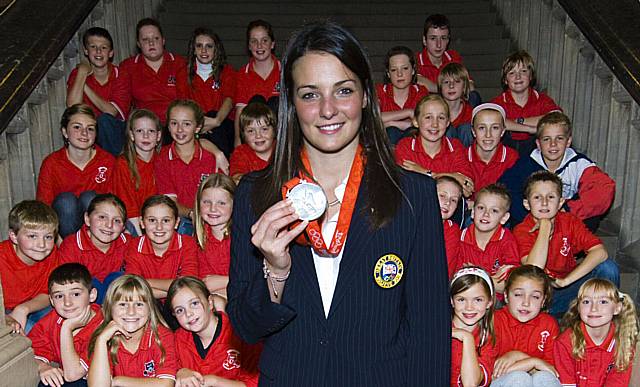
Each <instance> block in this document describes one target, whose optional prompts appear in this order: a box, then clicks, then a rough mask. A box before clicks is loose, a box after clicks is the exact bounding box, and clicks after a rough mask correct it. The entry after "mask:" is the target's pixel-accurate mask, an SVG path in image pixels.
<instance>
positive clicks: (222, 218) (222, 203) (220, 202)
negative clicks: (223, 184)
mask: <svg viewBox="0 0 640 387" xmlns="http://www.w3.org/2000/svg"><path fill="white" fill-rule="evenodd" d="M199 204H200V217H202V220H203V221H204V222H205V223H206V224H208V225H209V226H211V227H213V228H214V229H222V230H224V229H225V228H226V227H227V225H228V224H229V221H230V220H231V211H232V210H233V198H232V197H231V194H230V193H229V192H227V191H226V190H224V189H222V188H219V187H215V188H214V187H212V188H207V189H205V190H203V191H202V195H201V197H200V203H199Z"/></svg>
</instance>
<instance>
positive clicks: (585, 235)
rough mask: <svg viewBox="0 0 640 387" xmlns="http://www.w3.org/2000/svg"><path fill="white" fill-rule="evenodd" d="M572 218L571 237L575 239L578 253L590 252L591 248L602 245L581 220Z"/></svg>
mask: <svg viewBox="0 0 640 387" xmlns="http://www.w3.org/2000/svg"><path fill="white" fill-rule="evenodd" d="M568 216H571V215H568ZM571 218H572V219H571V220H572V222H571V236H572V237H573V238H574V243H575V246H576V250H575V252H576V253H577V252H579V251H588V250H589V249H590V248H592V247H594V246H597V245H600V244H602V241H601V240H600V238H598V237H597V236H595V235H593V234H592V233H591V231H589V229H588V228H587V226H585V225H584V223H582V221H581V220H580V219H578V218H577V217H575V216H571Z"/></svg>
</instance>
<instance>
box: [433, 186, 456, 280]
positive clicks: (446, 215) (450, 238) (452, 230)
mask: <svg viewBox="0 0 640 387" xmlns="http://www.w3.org/2000/svg"><path fill="white" fill-rule="evenodd" d="M436 190H437V192H438V202H439V203H440V215H442V227H443V228H444V247H445V251H446V254H447V267H448V268H449V278H451V276H452V275H453V272H454V271H455V269H456V263H457V261H458V254H459V253H460V226H458V224H457V223H455V222H454V221H452V220H451V217H452V216H453V214H454V213H455V212H456V208H457V207H458V202H459V201H460V198H461V197H462V187H461V186H460V184H459V183H458V182H457V181H456V179H454V178H452V177H449V176H440V177H438V178H437V179H436Z"/></svg>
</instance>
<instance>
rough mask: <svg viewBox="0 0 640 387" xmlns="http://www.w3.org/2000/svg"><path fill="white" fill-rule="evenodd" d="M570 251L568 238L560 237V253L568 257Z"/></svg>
mask: <svg viewBox="0 0 640 387" xmlns="http://www.w3.org/2000/svg"><path fill="white" fill-rule="evenodd" d="M570 252H571V245H570V244H569V238H567V237H564V238H562V248H561V249H560V254H562V256H564V257H568V256H569V253H570Z"/></svg>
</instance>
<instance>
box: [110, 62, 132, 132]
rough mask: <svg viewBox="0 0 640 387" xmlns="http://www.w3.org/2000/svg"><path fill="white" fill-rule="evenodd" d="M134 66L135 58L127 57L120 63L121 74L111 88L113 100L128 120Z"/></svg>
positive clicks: (123, 117) (120, 112) (121, 115)
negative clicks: (132, 68)
mask: <svg viewBox="0 0 640 387" xmlns="http://www.w3.org/2000/svg"><path fill="white" fill-rule="evenodd" d="M132 66H133V58H129V59H125V60H124V61H123V62H122V63H120V66H119V69H120V74H119V76H118V78H116V79H115V81H114V83H113V88H112V89H111V101H109V102H111V103H112V104H113V105H114V106H115V108H116V110H118V113H119V114H120V117H121V118H122V119H123V120H126V119H127V117H128V116H129V109H130V107H131V100H132V95H131V71H132V70H131V67H132Z"/></svg>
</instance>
